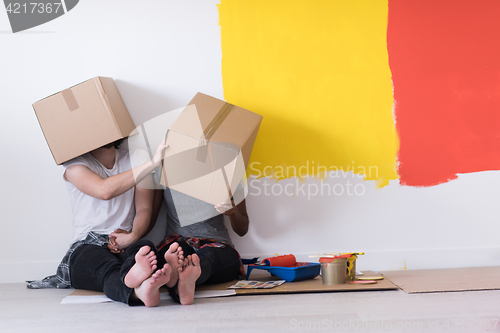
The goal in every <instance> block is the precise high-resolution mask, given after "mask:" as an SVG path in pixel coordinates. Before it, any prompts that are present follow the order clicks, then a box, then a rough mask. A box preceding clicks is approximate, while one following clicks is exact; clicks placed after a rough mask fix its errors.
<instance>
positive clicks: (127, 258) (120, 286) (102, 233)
mask: <svg viewBox="0 0 500 333" xmlns="http://www.w3.org/2000/svg"><path fill="white" fill-rule="evenodd" d="M119 143H120V142H116V143H112V144H109V145H106V146H104V147H101V148H98V149H95V150H93V151H91V152H89V153H87V154H84V155H82V156H79V157H77V158H74V159H72V160H70V161H68V162H66V163H64V164H63V166H64V168H65V170H64V174H63V178H64V180H65V182H66V184H67V187H68V192H69V196H70V200H71V206H72V212H73V226H74V239H73V241H72V245H71V247H70V249H69V250H68V252H67V253H66V255H65V256H64V258H63V260H62V261H61V263H60V264H59V267H58V269H57V273H56V275H52V276H48V277H46V278H45V279H43V280H41V281H28V288H33V289H39V288H70V287H74V288H78V289H87V290H94V291H101V292H104V293H105V295H106V296H108V297H109V298H111V299H113V300H115V301H119V302H123V303H126V304H129V305H140V304H144V305H146V306H157V305H158V303H159V302H160V292H159V289H160V287H161V286H163V285H166V287H167V289H168V291H169V294H170V295H171V296H172V298H173V299H174V300H175V301H177V302H179V303H181V304H183V305H188V304H191V303H193V300H194V291H195V287H196V285H199V284H202V283H219V282H226V281H230V280H233V279H235V278H237V277H238V275H242V264H241V260H240V257H239V254H238V252H237V251H236V250H235V249H234V246H233V244H232V243H231V239H230V237H229V233H228V230H227V228H226V227H225V225H224V218H223V215H226V216H228V217H229V220H230V223H231V228H232V229H233V230H234V231H235V232H236V233H237V234H238V235H239V236H243V235H245V234H246V233H247V231H248V216H247V212H246V206H245V201H244V200H243V201H241V202H240V203H239V204H238V205H237V206H235V205H234V203H233V204H230V203H221V204H220V205H216V206H215V207H214V206H211V205H209V204H206V203H202V202H200V201H199V200H197V199H194V198H192V197H190V196H187V195H184V194H182V193H179V192H175V191H173V190H170V189H168V188H166V189H164V190H154V185H153V175H152V172H153V171H154V170H155V169H156V168H158V167H159V166H160V165H161V161H162V156H163V151H164V150H165V149H167V146H166V145H165V144H164V143H162V144H160V145H159V146H158V148H157V150H156V153H155V155H154V157H153V159H152V160H149V157H148V156H147V155H146V154H145V153H144V152H141V151H139V150H138V151H134V152H132V153H131V154H129V152H128V151H127V150H123V149H119V148H118V145H119ZM130 155H131V156H130ZM134 165H137V166H136V167H133V166H134ZM173 197H175V205H174V199H173ZM163 198H164V199H165V201H166V203H167V206H166V207H167V209H166V210H167V232H166V236H165V239H164V240H163V241H162V242H161V243H160V244H158V246H157V247H156V246H155V245H154V244H153V243H152V242H150V241H148V240H141V238H142V237H144V236H145V235H146V234H147V233H148V232H149V231H151V229H152V228H153V226H154V223H155V221H156V218H157V216H158V213H159V210H160V207H161V204H162V201H163ZM207 206H209V207H207ZM200 207H201V208H200ZM214 208H215V210H216V211H217V212H218V213H220V214H218V215H215V216H213V217H211V218H209V219H205V220H201V221H200V220H196V218H199V217H200V216H203V210H207V209H210V210H212V211H213V210H214ZM178 211H180V212H181V214H183V218H184V216H189V218H190V219H191V220H193V219H195V220H194V221H198V222H197V223H192V222H191V224H189V225H187V226H181V224H180V222H179V215H180V214H178ZM200 211H202V213H200ZM221 214H223V215H221ZM212 215H214V214H213V213H212ZM204 216H207V215H204Z"/></svg>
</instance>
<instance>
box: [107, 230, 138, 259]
mask: <svg viewBox="0 0 500 333" xmlns="http://www.w3.org/2000/svg"><path fill="white" fill-rule="evenodd" d="M135 241H137V239H136V237H135V236H134V234H133V233H132V231H125V230H123V229H116V230H115V231H113V232H112V233H111V234H109V244H108V248H109V249H110V250H111V252H112V253H118V254H120V253H123V250H124V249H126V248H127V247H129V246H130V245H132V244H133V243H134V242H135Z"/></svg>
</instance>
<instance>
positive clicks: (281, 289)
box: [61, 271, 398, 304]
mask: <svg viewBox="0 0 500 333" xmlns="http://www.w3.org/2000/svg"><path fill="white" fill-rule="evenodd" d="M363 276H380V274H378V273H374V272H371V271H364V272H363ZM250 279H251V280H255V281H273V280H279V278H274V277H273V276H271V275H270V274H268V273H267V272H255V273H252V275H251V276H250ZM237 281H238V280H233V281H229V282H227V283H221V284H211V285H203V286H198V287H197V288H196V293H195V295H194V298H208V297H222V296H232V295H267V294H295V293H318V292H336V291H370V290H372V291H375V290H395V289H398V287H397V286H396V285H394V284H393V283H392V282H391V281H389V280H388V279H384V280H380V281H377V283H376V284H366V285H355V284H350V283H346V284H339V285H324V284H323V282H322V281H321V276H317V277H316V278H314V279H309V280H303V281H296V282H286V283H284V284H282V285H281V286H278V287H274V288H271V289H228V287H230V286H232V285H233V284H235V283H236V282H237ZM161 291H162V292H161V294H160V296H161V300H165V299H170V296H169V295H168V292H166V289H163V288H162V289H161ZM104 302H112V300H111V299H109V298H108V297H106V296H105V295H104V293H100V292H96V291H89V290H80V289H76V290H75V291H73V292H72V293H71V294H69V295H68V296H66V297H65V298H64V299H63V300H62V302H61V304H82V303H104Z"/></svg>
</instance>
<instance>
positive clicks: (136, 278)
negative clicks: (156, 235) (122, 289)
mask: <svg viewBox="0 0 500 333" xmlns="http://www.w3.org/2000/svg"><path fill="white" fill-rule="evenodd" d="M150 250H151V249H150V248H149V246H147V245H145V246H143V247H141V248H140V249H139V251H137V253H136V254H135V264H134V266H132V268H131V269H130V270H129V271H128V273H127V275H125V279H123V282H124V283H125V285H126V286H127V287H129V288H137V287H139V286H140V285H141V283H142V282H143V281H144V280H146V279H147V278H148V277H149V276H150V275H151V273H153V272H154V270H155V269H156V263H157V260H156V254H155V253H154V252H153V251H150Z"/></svg>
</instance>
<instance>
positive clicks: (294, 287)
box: [196, 271, 398, 295]
mask: <svg viewBox="0 0 500 333" xmlns="http://www.w3.org/2000/svg"><path fill="white" fill-rule="evenodd" d="M259 273H260V274H257V272H256V273H255V274H254V273H253V272H252V276H251V277H250V280H255V281H273V280H279V278H274V277H273V276H271V275H270V274H267V273H263V272H259ZM363 275H364V276H380V274H378V273H375V272H372V271H364V272H363ZM237 281H238V280H234V281H230V282H227V283H221V284H213V285H201V286H197V287H196V290H223V289H226V288H228V287H230V286H232V285H233V284H235V283H236V282H237ZM397 289H398V287H397V286H396V285H394V284H393V283H392V282H391V281H389V280H387V279H383V280H380V281H377V283H375V284H366V285H360V284H351V283H345V284H339V285H326V284H323V282H322V280H321V276H317V277H315V278H314V279H309V280H302V281H294V282H285V283H283V284H282V285H281V286H277V287H274V288H271V289H235V290H236V295H270V294H296V293H325V292H339V291H342V292H345V291H370V290H371V291H375V290H397Z"/></svg>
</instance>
